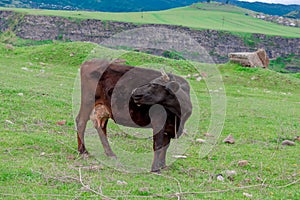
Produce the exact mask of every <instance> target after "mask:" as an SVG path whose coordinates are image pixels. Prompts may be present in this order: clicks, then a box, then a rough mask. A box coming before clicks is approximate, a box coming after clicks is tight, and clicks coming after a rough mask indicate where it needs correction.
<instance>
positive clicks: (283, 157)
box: [0, 42, 300, 199]
mask: <svg viewBox="0 0 300 200" xmlns="http://www.w3.org/2000/svg"><path fill="white" fill-rule="evenodd" d="M94 47H95V45H94V44H91V43H81V42H76V43H53V44H47V45H42V46H31V47H15V48H14V50H11V49H7V48H5V45H4V44H0V71H1V74H0V85H1V87H0V99H1V107H0V142H1V150H0V169H1V170H0V198H4V199H45V198H46V199H57V198H59V199H75V198H76V199H88V198H98V199H101V196H100V194H101V193H102V194H103V195H105V196H107V197H110V198H112V199H140V198H142V197H144V198H146V199H152V198H154V199H167V198H176V193H179V192H182V199H243V198H245V197H244V196H243V193H244V192H246V193H249V194H251V195H253V198H252V199H299V198H300V194H299V178H300V161H299V155H300V149H299V145H300V143H299V142H298V143H297V144H296V146H291V147H288V146H281V141H282V140H284V139H292V138H294V137H295V136H296V135H299V134H300V133H299V130H300V125H299V124H300V123H299V119H300V106H299V103H300V97H299V94H300V87H299V86H300V79H297V78H295V77H293V76H291V75H288V74H279V73H276V72H274V71H271V70H264V69H258V68H256V69H250V68H242V67H240V66H238V65H234V64H224V65H219V66H218V69H219V70H220V72H221V74H222V78H223V81H224V84H225V88H226V101H227V111H226V119H225V125H224V129H223V131H222V134H221V136H220V138H218V141H217V144H216V146H215V147H214V149H213V150H212V151H211V152H210V153H209V154H208V155H207V156H205V157H199V151H200V150H201V149H202V147H203V145H202V144H198V143H196V142H193V141H192V142H190V143H189V145H190V148H188V150H187V151H186V152H185V155H186V156H187V158H186V159H178V160H177V161H176V162H174V163H173V164H171V165H170V166H169V167H168V168H167V169H165V170H163V171H162V175H161V176H158V175H154V174H150V173H148V172H142V173H128V172H121V171H118V170H116V169H114V168H113V167H108V166H106V165H104V164H99V160H100V161H101V160H106V158H105V157H103V156H102V155H101V157H99V158H96V157H90V158H88V159H82V158H81V157H80V156H79V155H78V154H77V151H76V145H77V144H76V143H77V141H76V137H75V131H74V117H73V113H72V94H73V87H74V81H75V80H76V75H77V73H78V69H79V65H80V64H81V63H82V62H83V61H84V60H85V58H86V57H87V56H88V54H89V53H90V52H91V50H93V48H94ZM107 51H108V50H107ZM109 52H110V51H109ZM111 52H112V51H111ZM122 57H123V58H125V59H126V60H127V63H128V64H133V65H141V64H145V63H160V64H165V65H170V66H171V67H172V68H174V69H175V71H178V72H179V74H182V75H186V74H187V73H195V71H194V70H192V69H190V68H189V66H190V65H189V64H187V63H186V62H185V61H180V60H179V61H175V60H169V59H165V58H160V57H154V56H150V55H146V54H141V53H127V54H123V56H122ZM198 65H200V64H198ZM201 66H202V69H203V72H205V67H204V65H201ZM22 68H23V69H22ZM24 69H27V70H24ZM189 82H190V84H191V86H192V88H193V89H194V91H195V94H196V97H197V99H198V103H199V106H200V109H199V110H198V113H195V114H196V115H199V116H200V127H199V129H198V130H197V133H196V138H203V139H208V138H206V137H205V136H203V133H205V132H206V131H207V128H208V124H209V121H210V115H211V111H210V100H211V98H210V93H209V92H208V89H207V86H206V84H205V82H204V81H200V82H198V81H196V80H195V79H194V78H191V79H189ZM77 89H78V88H77ZM19 93H23V96H19ZM194 112H196V111H195V110H194ZM63 119H65V120H66V121H67V123H66V124H65V125H63V126H58V125H56V122H57V121H60V120H63ZM7 120H9V121H10V122H12V123H13V124H11V123H10V122H9V121H7ZM192 120H193V119H192ZM190 123H192V124H193V123H197V122H195V121H191V122H190ZM109 127H110V128H109V139H110V142H111V143H112V144H114V145H113V146H114V149H115V147H117V146H118V147H121V148H124V149H127V150H128V151H130V152H135V151H138V152H146V153H147V152H148V153H149V154H150V155H149V157H150V158H147V159H150V160H151V159H152V155H151V140H136V139H135V138H134V137H128V134H129V135H130V133H127V134H125V133H123V132H119V130H117V127H116V126H114V125H113V123H110V125H109ZM228 134H232V135H233V136H234V138H235V139H236V143H235V144H233V145H227V144H224V143H223V142H222V140H223V139H224V138H225V137H226V136H227V135H228ZM180 141H183V140H181V138H180V139H179V141H178V142H180ZM97 142H98V140H96V141H93V143H97ZM172 142H173V143H174V142H175V141H172ZM91 145H92V143H91V142H90V143H89V144H88V146H87V148H88V149H91ZM121 145H122V146H121ZM100 150H101V149H100V148H99V151H100ZM120 159H122V158H120ZM127 159H128V160H133V159H134V158H133V157H132V158H127ZM244 159H246V160H248V161H249V165H248V166H245V167H239V166H238V165H237V163H238V161H239V160H244ZM145 160H146V158H145ZM142 161H143V160H142ZM168 161H170V158H168ZM168 161H167V162H168ZM168 163H169V162H168ZM137 166H138V165H137ZM79 169H80V172H81V176H80V173H79ZM149 169H150V165H149ZM147 170H148V169H147ZM226 170H235V171H236V173H237V175H235V176H234V179H233V180H229V179H227V177H226V176H225V175H224V178H225V181H224V182H221V181H218V180H216V178H215V177H214V175H216V174H225V171H226ZM118 180H120V181H126V182H127V184H125V185H121V184H117V182H118ZM82 183H83V184H84V185H89V187H90V189H92V190H93V191H94V192H93V191H91V190H89V189H86V188H84V187H83V185H82Z"/></svg>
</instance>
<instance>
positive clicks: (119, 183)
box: [117, 180, 128, 185]
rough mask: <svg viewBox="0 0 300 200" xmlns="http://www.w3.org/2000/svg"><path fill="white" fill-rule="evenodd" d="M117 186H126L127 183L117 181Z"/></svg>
mask: <svg viewBox="0 0 300 200" xmlns="http://www.w3.org/2000/svg"><path fill="white" fill-rule="evenodd" d="M117 184H118V185H127V184H128V183H127V182H126V181H121V180H117Z"/></svg>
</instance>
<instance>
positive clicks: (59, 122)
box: [56, 120, 67, 126]
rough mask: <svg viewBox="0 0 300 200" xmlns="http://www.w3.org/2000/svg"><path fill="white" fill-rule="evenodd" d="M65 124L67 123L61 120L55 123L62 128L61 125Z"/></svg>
mask: <svg viewBox="0 0 300 200" xmlns="http://www.w3.org/2000/svg"><path fill="white" fill-rule="evenodd" d="M66 122H67V121H66V120H61V121H58V122H56V125H59V126H62V125H65V124H66Z"/></svg>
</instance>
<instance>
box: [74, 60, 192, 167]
mask: <svg viewBox="0 0 300 200" xmlns="http://www.w3.org/2000/svg"><path fill="white" fill-rule="evenodd" d="M80 75H81V106H80V110H79V114H78V116H77V118H76V125H77V139H78V151H79V152H80V153H81V154H83V153H87V150H86V148H85V145H84V131H85V128H86V123H87V121H88V120H89V119H91V120H93V122H94V126H95V128H96V129H97V131H98V134H99V137H100V140H101V142H102V145H103V148H104V151H105V154H106V155H107V156H110V157H116V155H115V154H114V153H113V151H112V150H111V148H110V145H109V143H108V140H107V134H106V126H107V121H108V119H109V118H111V119H113V120H114V121H115V122H116V123H117V124H121V125H125V126H130V127H143V128H152V129H153V150H154V159H153V163H152V168H151V171H152V172H159V171H160V169H161V168H163V167H165V158H166V151H167V148H168V146H169V144H170V139H171V138H178V137H179V136H180V135H181V134H182V132H183V128H184V124H185V122H186V120H187V119H188V118H189V116H190V115H191V112H192V104H191V101H190V88H189V84H188V82H187V81H186V80H184V79H183V78H181V77H179V76H175V75H171V74H166V73H162V72H159V71H156V70H152V69H146V68H139V67H133V66H127V65H121V64H117V63H114V62H108V61H105V60H98V59H93V60H91V61H86V62H85V63H83V64H82V66H81V70H80Z"/></svg>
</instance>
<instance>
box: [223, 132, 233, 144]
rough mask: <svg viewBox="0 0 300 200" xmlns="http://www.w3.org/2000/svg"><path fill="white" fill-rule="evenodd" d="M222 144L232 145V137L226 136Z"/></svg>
mask: <svg viewBox="0 0 300 200" xmlns="http://www.w3.org/2000/svg"><path fill="white" fill-rule="evenodd" d="M223 142H225V143H228V144H234V143H235V140H234V138H233V136H232V135H231V134H230V135H228V136H227V138H225V139H224V140H223Z"/></svg>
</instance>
